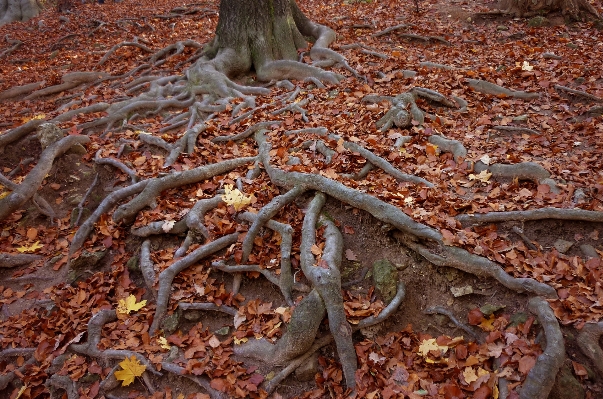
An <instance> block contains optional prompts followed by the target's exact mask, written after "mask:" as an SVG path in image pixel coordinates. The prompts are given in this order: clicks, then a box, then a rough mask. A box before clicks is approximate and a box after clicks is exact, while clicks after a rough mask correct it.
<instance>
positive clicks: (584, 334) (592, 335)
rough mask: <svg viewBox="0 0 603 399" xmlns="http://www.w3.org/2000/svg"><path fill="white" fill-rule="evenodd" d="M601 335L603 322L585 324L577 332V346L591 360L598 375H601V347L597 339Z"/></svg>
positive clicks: (602, 363)
mask: <svg viewBox="0 0 603 399" xmlns="http://www.w3.org/2000/svg"><path fill="white" fill-rule="evenodd" d="M601 335H603V322H599V323H596V324H592V323H590V324H585V325H584V327H583V328H582V331H580V334H578V339H577V342H578V346H579V347H580V349H581V350H582V353H584V354H585V355H586V356H588V358H589V359H590V360H591V361H592V362H593V364H594V365H595V367H596V368H597V370H598V371H599V375H600V376H602V377H603V349H601V345H599V339H600V338H601Z"/></svg>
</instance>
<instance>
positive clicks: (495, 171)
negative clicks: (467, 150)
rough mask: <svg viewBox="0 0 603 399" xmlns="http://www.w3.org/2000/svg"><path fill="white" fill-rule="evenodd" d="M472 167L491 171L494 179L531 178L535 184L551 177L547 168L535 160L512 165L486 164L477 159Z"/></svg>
mask: <svg viewBox="0 0 603 399" xmlns="http://www.w3.org/2000/svg"><path fill="white" fill-rule="evenodd" d="M473 169H474V170H475V171H476V172H478V173H480V172H482V171H485V170H487V171H488V172H490V173H492V177H494V178H495V179H509V180H513V179H518V180H531V181H533V182H535V183H537V184H538V183H541V182H542V181H543V180H545V179H548V178H549V177H551V174H550V173H549V171H548V170H546V169H545V168H543V167H542V166H540V165H539V164H537V163H535V162H521V163H517V164H513V165H507V164H501V163H495V164H493V165H486V164H484V163H482V162H481V161H478V162H476V163H475V165H474V168H473Z"/></svg>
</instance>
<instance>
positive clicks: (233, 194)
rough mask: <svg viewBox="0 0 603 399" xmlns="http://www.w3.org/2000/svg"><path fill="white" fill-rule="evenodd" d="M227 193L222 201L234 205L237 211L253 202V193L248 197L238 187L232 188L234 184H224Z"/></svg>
mask: <svg viewBox="0 0 603 399" xmlns="http://www.w3.org/2000/svg"><path fill="white" fill-rule="evenodd" d="M224 191H225V194H224V195H223V196H222V201H224V202H226V203H227V204H228V205H232V206H233V207H234V209H235V211H240V210H241V209H243V208H245V207H246V206H247V205H249V204H250V203H251V199H252V197H253V195H250V196H249V197H246V196H245V195H243V193H242V192H240V191H239V189H238V188H235V189H234V190H233V189H232V184H226V185H225V186H224Z"/></svg>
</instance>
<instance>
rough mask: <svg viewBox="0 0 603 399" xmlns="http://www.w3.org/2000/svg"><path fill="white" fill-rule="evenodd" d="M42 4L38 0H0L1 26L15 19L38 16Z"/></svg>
mask: <svg viewBox="0 0 603 399" xmlns="http://www.w3.org/2000/svg"><path fill="white" fill-rule="evenodd" d="M39 13H40V6H39V4H38V2H37V1H36V0H0V26H2V25H4V24H8V23H10V22H13V21H27V20H28V19H30V18H33V17H37V16H38V14H39Z"/></svg>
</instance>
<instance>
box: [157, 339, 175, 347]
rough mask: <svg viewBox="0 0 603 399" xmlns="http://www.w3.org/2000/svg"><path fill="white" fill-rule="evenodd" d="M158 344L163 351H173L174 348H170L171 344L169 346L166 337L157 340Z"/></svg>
mask: <svg viewBox="0 0 603 399" xmlns="http://www.w3.org/2000/svg"><path fill="white" fill-rule="evenodd" d="M157 342H159V346H161V347H162V348H163V349H171V348H172V347H171V346H170V344H168V342H167V339H165V337H159V338H157Z"/></svg>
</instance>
